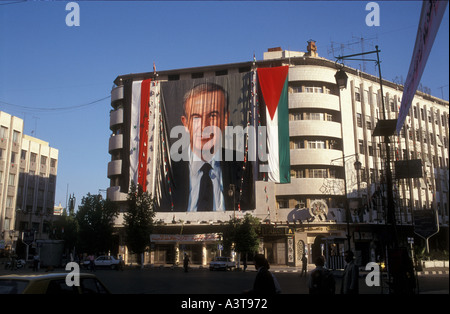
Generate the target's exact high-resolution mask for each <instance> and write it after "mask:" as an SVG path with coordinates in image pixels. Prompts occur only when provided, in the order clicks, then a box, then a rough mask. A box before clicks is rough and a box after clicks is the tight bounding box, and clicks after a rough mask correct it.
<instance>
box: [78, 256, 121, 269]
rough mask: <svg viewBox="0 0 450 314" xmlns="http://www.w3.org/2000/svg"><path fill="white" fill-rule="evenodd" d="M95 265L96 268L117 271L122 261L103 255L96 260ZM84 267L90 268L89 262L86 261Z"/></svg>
mask: <svg viewBox="0 0 450 314" xmlns="http://www.w3.org/2000/svg"><path fill="white" fill-rule="evenodd" d="M94 263H95V267H107V268H111V269H117V267H119V263H120V260H118V259H116V258H114V257H112V256H108V255H101V256H99V257H97V258H96V259H95V260H94ZM83 265H84V267H86V268H89V261H84V262H83Z"/></svg>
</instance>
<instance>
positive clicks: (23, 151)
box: [20, 149, 27, 160]
mask: <svg viewBox="0 0 450 314" xmlns="http://www.w3.org/2000/svg"><path fill="white" fill-rule="evenodd" d="M20 159H21V160H25V159H27V151H26V150H23V149H22V151H21V152H20Z"/></svg>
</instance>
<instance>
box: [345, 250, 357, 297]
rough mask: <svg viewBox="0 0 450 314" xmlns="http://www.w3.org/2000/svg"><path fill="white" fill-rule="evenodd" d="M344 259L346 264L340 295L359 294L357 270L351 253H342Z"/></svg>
mask: <svg viewBox="0 0 450 314" xmlns="http://www.w3.org/2000/svg"><path fill="white" fill-rule="evenodd" d="M344 259H345V261H346V262H347V264H346V265H345V268H344V274H343V276H342V282H341V294H358V293H359V269H358V266H357V265H356V264H355V261H354V254H353V252H352V251H350V250H349V251H346V252H345V253H344Z"/></svg>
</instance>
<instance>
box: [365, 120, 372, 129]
mask: <svg viewBox="0 0 450 314" xmlns="http://www.w3.org/2000/svg"><path fill="white" fill-rule="evenodd" d="M366 127H367V130H372V121H370V120H366Z"/></svg>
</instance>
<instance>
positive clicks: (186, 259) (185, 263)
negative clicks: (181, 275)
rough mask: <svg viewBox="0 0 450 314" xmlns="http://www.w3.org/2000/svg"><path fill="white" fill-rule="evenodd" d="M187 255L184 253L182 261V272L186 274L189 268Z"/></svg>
mask: <svg viewBox="0 0 450 314" xmlns="http://www.w3.org/2000/svg"><path fill="white" fill-rule="evenodd" d="M189 262H190V260H189V255H187V254H186V253H184V259H183V267H184V272H185V273H187V272H188V268H189Z"/></svg>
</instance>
